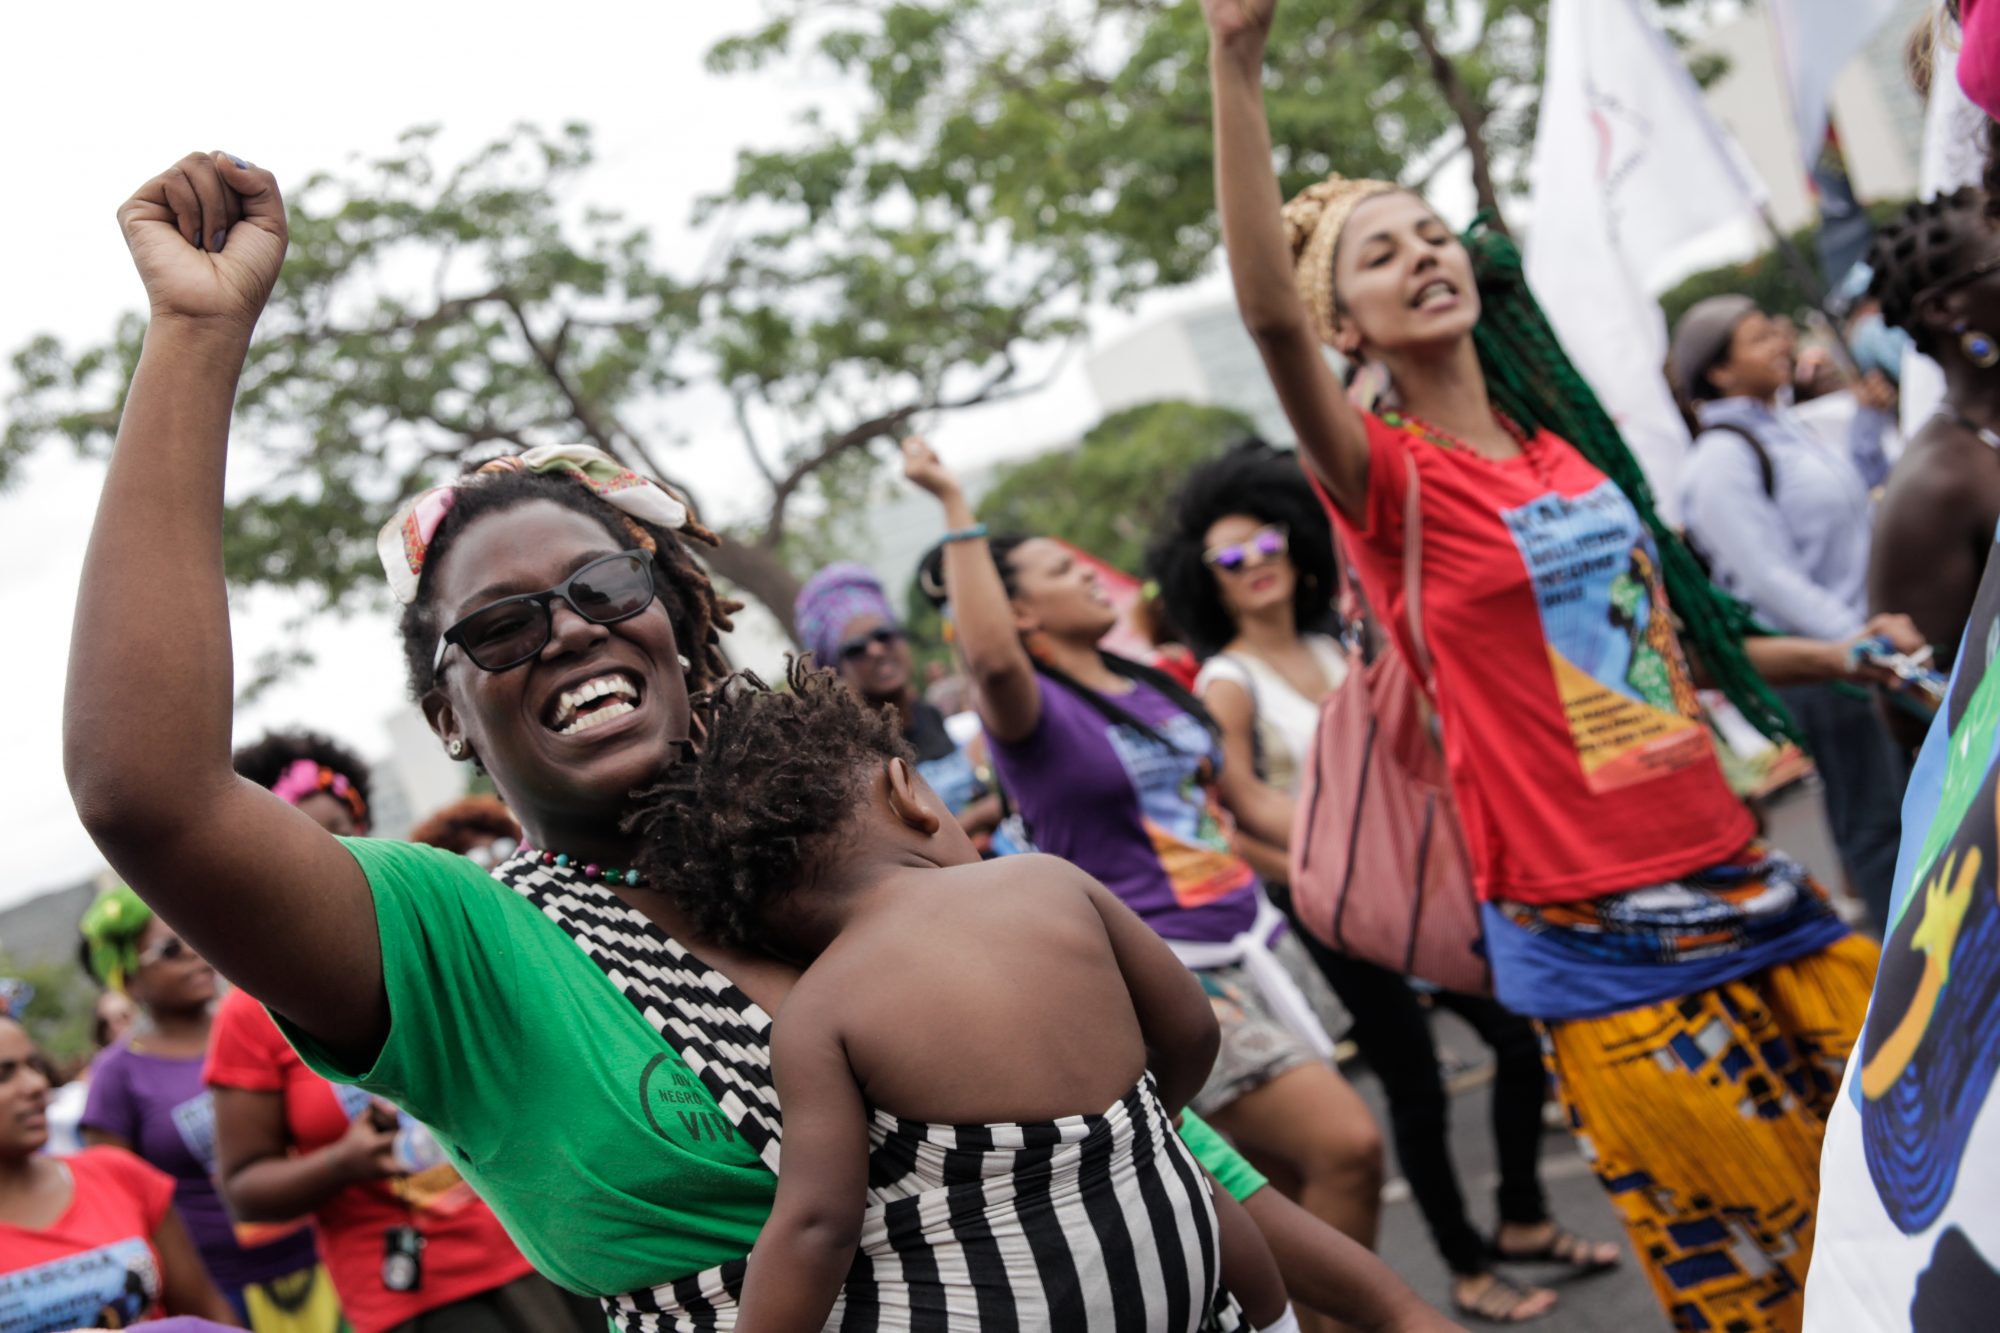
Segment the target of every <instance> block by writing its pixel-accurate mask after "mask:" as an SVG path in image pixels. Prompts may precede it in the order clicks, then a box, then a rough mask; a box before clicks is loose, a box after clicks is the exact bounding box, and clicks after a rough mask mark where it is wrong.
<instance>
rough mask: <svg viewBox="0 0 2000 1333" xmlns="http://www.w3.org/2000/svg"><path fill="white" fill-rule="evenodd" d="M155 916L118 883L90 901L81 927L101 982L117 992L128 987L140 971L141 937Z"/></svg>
mask: <svg viewBox="0 0 2000 1333" xmlns="http://www.w3.org/2000/svg"><path fill="white" fill-rule="evenodd" d="M152 919H153V909H152V908H150V907H148V906H146V904H145V903H144V902H143V901H141V900H140V898H139V895H138V894H136V893H134V892H132V890H131V889H130V888H129V887H127V886H126V885H123V884H115V885H113V886H112V887H111V888H108V889H106V890H105V891H104V892H102V893H100V894H98V895H97V897H96V898H94V899H92V900H91V904H90V906H89V907H88V908H86V909H85V910H84V913H83V922H82V924H81V925H80V926H79V927H78V930H79V931H80V932H81V933H82V935H83V948H84V953H85V955H86V956H87V957H88V958H89V959H90V970H91V971H92V972H93V973H94V974H96V976H97V979H98V980H99V981H101V982H103V983H104V984H105V985H106V986H109V987H110V988H111V989H112V990H115V991H122V990H124V989H125V983H126V982H128V981H130V980H131V979H132V974H133V973H134V972H137V971H138V970H139V938H140V936H142V935H144V934H145V933H146V923H147V922H148V921H151V920H152Z"/></svg>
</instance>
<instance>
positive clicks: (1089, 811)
mask: <svg viewBox="0 0 2000 1333" xmlns="http://www.w3.org/2000/svg"><path fill="white" fill-rule="evenodd" d="M1041 686H1042V717H1041V721H1040V722H1038V723H1037V724H1036V726H1035V730H1034V732H1033V734H1031V735H1030V736H1029V737H1028V738H1027V739H1026V740H1024V741H1020V742H1018V743H1016V744H1012V745H1008V744H1005V743H1003V742H1001V741H999V740H997V739H992V738H990V737H989V739H990V740H992V748H993V763H994V766H995V767H996V768H997V769H998V770H999V773H1000V783H1001V786H1002V787H1003V788H1005V790H1006V792H1007V794H1008V796H1009V797H1011V798H1012V799H1013V802H1014V804H1015V806H1016V807H1017V808H1018V809H1019V810H1020V811H1021V815H1022V818H1023V819H1025V820H1026V821H1027V825H1028V831H1029V833H1030V834H1031V835H1032V836H1033V838H1034V841H1035V846H1036V847H1037V848H1038V849H1039V850H1041V851H1044V852H1050V853H1053V854H1054V855H1056V856H1060V857H1062V858H1063V859H1065V860H1068V861H1072V862H1075V863H1076V864H1077V865H1079V866H1081V867H1083V869H1085V870H1087V871H1089V872H1090V873H1091V874H1092V875H1094V876H1096V877H1097V878H1098V879H1099V880H1101V881H1102V882H1103V884H1104V886H1105V887H1106V888H1108V889H1110V890H1111V891H1112V892H1113V893H1115V894H1117V895H1118V897H1119V898H1120V899H1122V900H1123V901H1124V903H1125V905H1126V906H1127V907H1130V908H1131V909H1132V910H1133V911H1135V912H1137V913H1138V914H1139V916H1140V917H1141V918H1142V919H1144V920H1145V922H1146V924H1147V925H1149V926H1151V927H1152V928H1153V929H1154V930H1156V931H1158V932H1159V933H1160V934H1161V935H1162V936H1164V937H1165V938H1167V939H1170V940H1192V941H1200V942H1206V943H1220V942H1222V941H1226V940H1230V939H1234V938H1235V937H1236V936H1237V935H1240V934H1241V933H1243V932H1244V931H1246V930H1248V929H1249V928H1250V925H1251V923H1252V922H1253V921H1254V920H1255V919H1256V916H1257V876H1256V874H1255V873H1254V872H1253V871H1252V870H1251V869H1250V867H1249V865H1248V864H1247V863H1246V862H1244V861H1243V859H1242V858H1241V857H1239V856H1237V855H1236V854H1235V853H1234V852H1233V851H1231V850H1230V847H1229V838H1228V835H1227V834H1226V832H1225V831H1224V829H1223V825H1222V820H1221V815H1220V807H1219V806H1218V805H1217V804H1216V801H1215V795H1214V792H1213V789H1212V788H1211V787H1210V786H1208V785H1205V784H1204V783H1203V782H1202V780H1201V761H1202V760H1203V759H1208V760H1209V761H1210V763H1211V766H1212V767H1214V768H1219V767H1220V766H1221V763H1222V750H1221V747H1220V746H1219V745H1218V744H1217V743H1216V740H1215V738H1214V737H1213V736H1212V735H1210V734H1209V731H1208V729H1207V728H1206V727H1204V726H1202V724H1201V722H1200V721H1199V720H1198V719H1197V718H1195V717H1194V716H1193V715H1191V714H1189V713H1188V712H1186V711H1185V710H1184V709H1183V708H1182V707H1181V706H1180V705H1179V704H1177V703H1175V702H1174V701H1173V700H1171V699H1169V698H1168V697H1167V696H1166V695H1164V694H1162V693H1160V692H1159V691H1158V690H1156V689H1154V688H1153V687H1152V686H1151V685H1148V684H1145V683H1144V682H1143V681H1141V682H1134V684H1133V688H1132V691H1131V693H1129V694H1121V695H1117V696H1115V697H1114V698H1113V700H1112V702H1114V703H1116V704H1117V705H1118V706H1119V707H1120V708H1122V709H1124V710H1125V711H1126V712H1128V713H1130V714H1131V715H1132V716H1133V717H1135V718H1138V719H1139V720H1140V721H1142V722H1145V723H1146V724H1147V725H1148V726H1151V727H1152V728H1153V729H1154V730H1155V731H1157V732H1159V733H1160V735H1161V736H1162V737H1163V738H1165V739H1166V740H1167V741H1168V742H1170V743H1169V744H1167V745H1162V744H1160V743H1159V742H1158V741H1155V740H1153V739H1151V738H1149V737H1147V736H1146V735H1145V734H1144V733H1142V732H1141V731H1139V730H1138V729H1137V728H1135V727H1130V726H1125V725H1113V724H1112V723H1111V721H1110V720H1109V719H1107V718H1105V717H1104V716H1103V715H1102V714H1100V713H1098V712H1097V711H1096V710H1095V709H1093V708H1092V707H1091V706H1090V705H1089V704H1087V703H1085V702H1084V701H1083V700H1082V699H1081V698H1080V697H1079V696H1078V695H1077V694H1076V692H1075V691H1073V690H1071V689H1070V688H1069V687H1068V686H1065V685H1061V684H1058V683H1057V682H1055V681H1052V680H1050V679H1049V678H1048V677H1047V676H1043V677H1042V678H1041Z"/></svg>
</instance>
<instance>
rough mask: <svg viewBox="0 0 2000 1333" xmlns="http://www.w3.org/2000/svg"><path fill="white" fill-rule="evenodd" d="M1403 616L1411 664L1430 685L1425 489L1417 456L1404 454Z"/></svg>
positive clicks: (1425, 685) (1428, 685) (1428, 686)
mask: <svg viewBox="0 0 2000 1333" xmlns="http://www.w3.org/2000/svg"><path fill="white" fill-rule="evenodd" d="M1403 464H1404V472H1405V475H1406V484H1405V486H1404V488H1403V616H1404V618H1405V619H1406V620H1408V621H1409V626H1410V656H1411V658H1412V660H1411V662H1410V665H1411V666H1413V667H1415V668H1416V669H1417V675H1418V676H1419V677H1420V678H1421V679H1422V680H1423V682H1424V687H1425V688H1426V689H1429V688H1430V685H1431V650H1430V645H1429V644H1427V643H1426V642H1424V603H1423V588H1424V493H1423V483H1422V482H1421V481H1420V480H1419V479H1418V474H1417V456H1416V454H1415V453H1414V452H1411V453H1406V454H1404V455H1403Z"/></svg>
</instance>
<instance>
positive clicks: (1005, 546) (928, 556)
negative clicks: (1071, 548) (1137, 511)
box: [917, 520, 1324, 749]
mask: <svg viewBox="0 0 2000 1333" xmlns="http://www.w3.org/2000/svg"><path fill="white" fill-rule="evenodd" d="M1322 521H1324V520H1322ZM1033 540H1035V539H1034V538H1033V537H1029V536H1026V535H1023V534H1020V533H1009V534H1006V535H1003V536H999V537H989V538H988V539H987V541H986V550H987V553H988V554H990V555H991V556H992V557H993V565H994V567H995V568H996V569H998V570H999V571H1000V584H1001V586H1002V587H1004V588H1005V589H1006V590H1007V596H1008V597H1010V598H1012V597H1018V596H1019V595H1020V592H1021V585H1020V581H1019V579H1020V576H1019V571H1017V570H1016V569H1015V568H1014V553H1015V552H1016V551H1018V550H1020V549H1021V547H1023V546H1025V545H1026V544H1027V543H1029V542H1031V541H1033ZM917 588H918V589H919V590H920V591H921V592H922V593H923V594H924V596H925V597H926V598H927V599H929V601H930V604H931V605H932V606H935V607H940V608H942V607H943V606H944V604H945V586H944V546H943V544H942V543H940V544H939V545H937V546H934V547H932V548H931V549H930V550H929V551H928V552H926V553H925V555H924V558H923V560H922V561H921V562H919V563H918V565H917ZM1097 658H1098V660H1099V661H1100V662H1102V663H1104V666H1105V668H1106V669H1107V670H1109V671H1111V672H1113V673H1114V674H1116V675H1120V676H1123V677H1125V679H1127V680H1130V681H1136V682H1138V683H1140V684H1142V685H1150V686H1151V687H1152V688H1153V689H1155V690H1157V691H1159V692H1160V693H1161V694H1164V695H1166V696H1167V698H1168V699H1169V700H1171V701H1172V702H1173V704H1174V705H1175V706H1176V707H1178V708H1179V709H1180V710H1181V711H1182V712H1184V713H1187V714H1188V715H1189V716H1191V717H1192V718H1194V720H1195V721H1197V722H1199V723H1201V725H1202V727H1203V728H1204V729H1206V730H1207V732H1208V734H1209V735H1211V736H1214V737H1215V738H1216V739H1218V740H1220V739H1221V737H1222V724H1221V723H1219V722H1217V721H1216V720H1215V715H1214V714H1213V713H1211V712H1209V711H1208V705H1206V704H1204V703H1203V702H1202V701H1201V700H1200V699H1197V698H1196V697H1195V696H1194V695H1193V694H1191V693H1189V691H1188V688H1187V686H1185V685H1183V684H1181V683H1180V682H1179V681H1177V680H1175V679H1174V678H1173V677H1172V676H1170V675H1168V674H1167V673H1166V672H1164V671H1162V670H1160V669H1159V668H1158V667H1153V666H1148V665H1146V664H1145V663H1144V662H1135V661H1133V660H1132V659H1131V658H1129V657H1120V656H1119V655H1118V654H1117V653H1107V652H1105V651H1103V650H1102V649H1100V650H1098V654H1097ZM1028 660H1029V661H1031V662H1033V663H1034V665H1035V674H1036V675H1038V676H1041V677H1043V678H1044V679H1047V680H1052V681H1054V682H1055V683H1056V684H1058V685H1060V686H1062V687H1063V688H1064V689H1066V690H1068V691H1069V692H1070V693H1071V694H1074V695H1075V696H1076V697H1077V698H1078V699H1080V700H1082V701H1083V703H1084V705H1085V706H1086V707H1087V708H1089V709H1090V710H1091V711H1092V712H1094V713H1096V714H1097V715H1098V716H1099V717H1101V718H1103V719H1105V720H1106V721H1107V722H1110V723H1111V724H1112V725H1113V726H1120V727H1129V728H1131V729H1132V730H1133V731H1136V732H1138V733H1139V734H1140V735H1141V736H1144V737H1145V738H1146V739H1148V740H1150V741H1153V742H1155V743H1156V744H1159V745H1164V746H1166V747H1167V748H1169V749H1177V748H1179V747H1177V746H1175V745H1174V743H1173V742H1172V741H1170V740H1168V739H1167V738H1166V737H1165V736H1162V735H1161V734H1160V731H1159V728H1157V727H1155V726H1154V725H1153V724H1152V723H1150V722H1147V721H1146V720H1145V719H1143V718H1141V717H1138V716H1137V715H1135V714H1134V713H1132V712H1131V711H1130V710H1128V709H1126V708H1125V707H1124V706H1123V705H1121V704H1120V703H1119V702H1118V701H1117V700H1116V699H1113V698H1111V697H1110V696H1109V695H1104V694H1100V693H1098V692H1097V691H1096V690H1093V689H1091V688H1090V686H1088V685H1086V684H1084V683H1083V682H1082V681H1080V680H1078V679H1077V678H1076V677H1074V676H1072V675H1070V674H1069V672H1067V671H1064V670H1063V669H1062V668H1061V667H1059V666H1056V665H1055V664H1054V663H1052V662H1045V661H1043V660H1042V659H1041V658H1039V657H1036V656H1035V655H1034V654H1033V653H1032V652H1031V653H1029V654H1028Z"/></svg>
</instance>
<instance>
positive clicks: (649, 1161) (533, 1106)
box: [279, 838, 777, 1296]
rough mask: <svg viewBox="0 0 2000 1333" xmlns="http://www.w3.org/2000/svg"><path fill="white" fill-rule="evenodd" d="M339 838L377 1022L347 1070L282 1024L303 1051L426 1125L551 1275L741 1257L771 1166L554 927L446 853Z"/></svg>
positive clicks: (600, 1286) (676, 1270)
mask: <svg viewBox="0 0 2000 1333" xmlns="http://www.w3.org/2000/svg"><path fill="white" fill-rule="evenodd" d="M342 841H343V842H344V843H345V844H346V846H347V849H348V850H349V851H350V852H351V853H353V855H354V859H355V860H356V861H358V862H360V864H361V869H362V870H363V872H364V873H366V874H367V876H368V883H369V887H370V888H371V889H372V890H373V892H374V897H375V924H376V930H377V932H378V933H379V934H380V936H381V940H382V977H383V983H384V985H385V987H386V988H387V991H388V997H389V1037H388V1040H387V1042H386V1043H385V1044H384V1045H383V1048H382V1053H381V1055H380V1056H379V1057H378V1058H377V1059H376V1061H375V1063H374V1065H373V1066H372V1067H370V1068H366V1069H349V1068H345V1067H343V1066H342V1065H341V1064H340V1062H338V1061H337V1060H335V1059H334V1058H333V1057H332V1056H331V1055H329V1054H328V1053H327V1052H326V1051H325V1050H323V1049H322V1048H320V1047H319V1046H317V1045H316V1044H315V1043H314V1042H313V1041H312V1040H311V1039H310V1038H309V1037H306V1036H304V1035H303V1034H301V1033H299V1032H297V1031H296V1030H293V1029H291V1028H289V1027H287V1028H286V1035H287V1036H289V1037H290V1038H291V1040H292V1044H293V1045H294V1046H296V1047H297V1048H298V1051H299V1054H300V1056H301V1057H303V1058H304V1060H305V1061H306V1063H307V1064H308V1065H310V1066H311V1067H312V1068H313V1069H315V1070H316V1071H318V1072H319V1073H321V1074H323V1075H325V1076H326V1077H328V1078H332V1079H337V1080H339V1081H341V1082H345V1083H358V1084H360V1085H361V1086H362V1087H364V1088H366V1089H368V1090H369V1091H371V1092H378V1093H380V1094H381V1095H382V1096H384V1097H387V1098H388V1099H389V1100H391V1101H393V1102H395V1103H396V1104H397V1105H398V1106H401V1107H403V1108H404V1109H406V1110H407V1111H409V1113H410V1114H411V1115H413V1116H415V1117H416V1118H417V1119H419V1120H421V1121H423V1122H424V1123H425V1124H426V1125H429V1126H430V1127H431V1129H432V1130H433V1131H435V1132H436V1134H437V1136H438V1138H439V1139H440V1141H442V1142H443V1143H444V1144H445V1146H446V1148H447V1149H448V1150H449V1151H450V1153H451V1157H452V1160H453V1162H454V1163H455V1164H456V1165H457V1167H458V1169H459V1171H460V1173H461V1174H463V1175H464V1176H465V1178H466V1179H467V1180H468V1181H470V1182H471V1183H472V1186H473V1188H474V1189H476V1190H477V1191H478V1192H479V1194H480V1196H481V1197H482V1198H484V1199H485V1200H486V1202H487V1203H488V1204H490V1205H491V1206H492V1208H493V1211H494V1212H495V1213H496V1214H498V1216H499V1218H500V1220H501V1222H502V1223H504V1224H505V1225H506V1228H507V1230H508V1232H509V1233H510V1234H511V1235H512V1236H513V1237H514V1240H515V1242H516V1243H517V1244H519V1245H520V1247H521V1251H522V1253H524V1254H526V1255H527V1257H528V1259H529V1260H530V1262H532V1263H533V1264H534V1265H535V1267H536V1268H538V1269H540V1270H541V1271H542V1272H543V1273H546V1274H547V1275H548V1276H549V1277H551V1278H553V1279H555V1280H556V1281H557V1282H559V1283H561V1284H562V1285H563V1286H565V1287H569V1288H570V1289H572V1290H575V1291H580V1292H585V1293H588V1294H591V1295H598V1296H606V1295H618V1294H621V1293H623V1292H628V1291H634V1290H638V1289H641V1288H645V1287H652V1286H657V1285H659V1284H661V1283H663V1282H671V1281H673V1280H674V1279H676V1278H681V1277H686V1276H688V1275H689V1274H692V1273H698V1272H700V1271H702V1270H703V1269H705V1268H710V1267H713V1266H714V1265H716V1264H719V1263H723V1262H725V1261H727V1260H731V1259H740V1258H742V1257H743V1256H744V1255H746V1254H748V1253H749V1252H750V1247H751V1245H752V1244H753V1243H755V1241H756V1239H757V1232H758V1229H759V1228H760V1227H761V1226H762V1225H763V1223H764V1219H765V1218H766V1217H768V1216H769V1215H770V1211H771V1200H772V1196H773V1194H774V1193H775V1192H776V1189H777V1177H775V1176H774V1175H772V1174H771V1172H770V1171H769V1170H768V1169H767V1168H766V1167H765V1166H764V1164H763V1162H762V1161H761V1160H760V1159H759V1158H758V1156H757V1154H756V1153H755V1152H753V1151H752V1150H751V1149H750V1148H749V1146H748V1145H746V1144H745V1143H744V1142H743V1140H742V1139H741V1137H739V1136H738V1135H737V1134H736V1132H735V1130H734V1128H733V1127H732V1126H731V1125H730V1123H729V1121H728V1119H727V1118H726V1117H725V1116H724V1115H723V1114H722V1111H721V1109H720V1108H719V1107H718V1106H717V1105H716V1103H715V1099H714V1098H713V1097H712V1096H710V1095H709V1092H708V1090H707V1089H706V1088H705V1087H704V1086H703V1085H702V1083H701V1081H700V1080H699V1079H698V1078H696V1077H695V1075H694V1074H693V1073H692V1072H691V1071H690V1070H689V1069H688V1067H687V1066H686V1065H685V1064H683V1063H682V1061H681V1058H680V1055H679V1054H678V1053H677V1052H676V1051H675V1050H674V1049H673V1048H672V1047H671V1046H669V1045H668V1044H667V1043H666V1041H665V1040H664V1039H663V1038H662V1037H661V1036H660V1034H659V1033H658V1032H657V1031H656V1030H655V1029H654V1028H653V1026H652V1025H651V1024H650V1023H648V1022H647V1021H646V1019H645V1017H644V1016H643V1015H642V1014H641V1013H640V1012H639V1010H638V1009H637V1008H636V1007H634V1005H633V1004H632V1002H631V1001H630V1000H628V999H626V998H625V996H623V995H621V994H620V993H619V991H618V988H617V987H616V986H614V985H612V983H611V981H610V979H609V978H607V977H606V976H605V975H604V973H603V971H602V970H600V969H599V967H598V966H597V964H596V963H594V962H592V961H591V960H590V958H589V956H588V955H586V954H585V953H584V952H583V950H582V949H580V948H579V947H577V945H576V943H575V942H574V941H573V940H571V939H570V937H569V936H568V935H567V934H565V933H564V932H563V930H562V929H561V927H559V926H557V925H556V924H555V923H553V922H551V921H550V920H548V919H547V918H546V917H544V916H543V915H542V914H541V913H540V912H538V911H537V910H535V908H534V907H533V905H531V904H530V903H529V902H528V901H527V900H526V899H524V898H522V897H521V896H520V895H519V894H517V893H515V892H514V891H513V890H512V889H509V888H508V887H507V886H506V885H504V884H501V883H500V882H498V881H497V880H495V879H493V878H491V877H490V876H489V875H488V874H487V873H486V872H485V871H483V870H481V869H480V868H479V867H478V866H477V865H475V864H473V863H472V862H471V861H469V860H467V859H466V858H464V857H462V856H458V855H455V854H453V853H450V852H445V851H441V850H439V849H437V848H434V847H423V846H416V845H413V844H409V843H398V842H387V841H381V840H376V839H365V838H356V839H342ZM279 1021H280V1023H281V1024H282V1023H283V1020H282V1019H281V1020H279Z"/></svg>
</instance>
